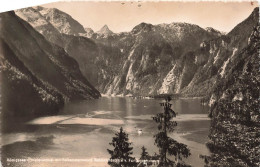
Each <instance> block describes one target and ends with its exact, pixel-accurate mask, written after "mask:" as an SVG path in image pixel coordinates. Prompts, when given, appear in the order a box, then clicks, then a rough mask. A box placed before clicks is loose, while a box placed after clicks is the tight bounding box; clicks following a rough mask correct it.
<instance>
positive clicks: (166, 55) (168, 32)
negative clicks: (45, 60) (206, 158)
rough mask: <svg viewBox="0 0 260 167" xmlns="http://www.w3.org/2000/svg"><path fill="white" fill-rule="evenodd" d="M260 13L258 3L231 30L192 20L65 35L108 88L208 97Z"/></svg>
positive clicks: (90, 74)
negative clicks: (202, 25) (128, 29)
mask: <svg viewBox="0 0 260 167" xmlns="http://www.w3.org/2000/svg"><path fill="white" fill-rule="evenodd" d="M258 14H259V9H258V8H256V9H255V10H254V11H253V12H252V14H251V15H250V16H249V17H248V18H247V19H246V20H245V21H243V22H242V23H240V24H239V25H238V26H236V27H235V28H234V29H233V30H232V31H231V32H230V33H228V34H227V35H224V34H222V33H220V32H219V31H217V30H215V29H213V28H206V29H203V28H201V27H199V26H197V25H194V24H188V23H171V24H158V25H152V24H147V23H141V24H139V25H137V26H135V27H134V28H133V30H132V31H130V32H124V33H118V34H116V33H112V32H111V31H110V30H109V28H108V27H107V26H104V27H103V28H102V31H100V32H97V33H93V34H92V35H90V36H91V39H87V38H86V37H90V36H89V35H87V34H86V33H85V34H80V35H82V36H68V35H67V36H65V35H63V36H65V38H64V40H63V42H64V46H63V47H64V49H65V50H66V51H67V52H68V53H69V55H70V56H72V57H73V58H75V59H76V60H77V62H78V63H79V66H80V70H81V71H82V73H83V75H84V76H86V77H87V78H88V79H89V81H90V82H91V83H92V84H93V85H95V86H96V88H97V89H98V90H99V91H100V92H102V93H106V94H124V95H126V94H139V95H148V94H161V93H181V94H184V95H185V96H205V95H207V94H209V93H211V92H212V90H213V88H214V84H215V82H216V80H217V79H219V76H220V78H222V79H223V78H225V72H226V70H228V69H229V68H230V67H232V65H233V63H232V62H233V59H234V58H235V57H236V56H237V53H238V52H240V51H241V50H242V49H243V48H244V47H245V46H246V44H247V40H248V37H249V36H250V32H251V31H252V29H253V27H254V26H255V25H256V23H257V22H258V18H259V17H258ZM29 23H30V22H29ZM30 24H31V25H32V26H33V24H32V23H30ZM243 30H246V31H245V32H242V31H243ZM91 32H92V31H91ZM102 32H103V33H104V32H105V35H104V34H102ZM100 34H102V35H100Z"/></svg>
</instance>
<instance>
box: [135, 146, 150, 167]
mask: <svg viewBox="0 0 260 167" xmlns="http://www.w3.org/2000/svg"><path fill="white" fill-rule="evenodd" d="M141 150H142V152H141V157H140V164H139V165H138V167H145V166H150V165H152V162H151V161H150V160H151V156H150V155H149V154H148V152H147V151H146V148H145V147H144V146H143V147H142V148H141Z"/></svg>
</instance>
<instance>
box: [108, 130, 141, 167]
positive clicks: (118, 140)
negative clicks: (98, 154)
mask: <svg viewBox="0 0 260 167" xmlns="http://www.w3.org/2000/svg"><path fill="white" fill-rule="evenodd" d="M115 135H116V136H115V137H113V139H112V142H111V143H109V144H110V145H112V146H113V147H114V149H113V150H109V149H107V151H108V153H109V154H110V156H111V158H110V159H109V161H108V164H109V165H110V166H112V167H133V166H136V165H137V163H136V160H135V158H133V157H131V155H132V154H133V152H132V150H133V147H131V144H132V143H130V142H129V139H128V134H127V133H125V132H124V131H123V128H122V127H121V128H120V131H119V132H118V133H116V134H115Z"/></svg>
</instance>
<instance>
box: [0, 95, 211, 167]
mask: <svg viewBox="0 0 260 167" xmlns="http://www.w3.org/2000/svg"><path fill="white" fill-rule="evenodd" d="M160 102H163V100H158V99H133V98H131V97H102V98H100V99H95V100H89V101H81V102H74V103H69V104H66V106H65V107H64V110H63V111H61V112H60V113H59V114H58V115H57V116H48V117H40V118H36V119H32V120H26V121H25V119H23V118H20V119H15V121H14V120H6V121H4V126H3V127H2V131H3V133H2V134H1V138H2V142H1V143H2V146H3V147H2V149H1V156H2V157H4V158H9V160H8V161H9V162H7V164H6V165H7V166H12V167H13V166H17V167H25V166H26V167H32V166H35V164H37V167H38V166H41V167H45V166H46V167H47V166H48V167H52V166H53V167H54V166H59V167H60V166H66V167H67V166H74V167H75V166H77V167H78V166H79V167H80V166H84V167H85V166H93V167H95V166H100V167H101V166H102V167H104V166H108V165H107V163H106V162H105V161H106V160H107V158H109V154H108V152H107V149H108V148H109V149H112V147H111V146H110V145H109V142H111V141H112V137H113V136H114V134H115V133H116V132H117V131H119V128H120V127H123V129H124V131H126V132H127V133H128V134H129V139H130V141H131V142H132V146H133V147H134V149H133V156H134V157H136V158H139V157H140V153H141V147H142V146H145V147H146V148H147V151H148V152H149V154H150V155H153V154H154V153H155V152H156V153H158V148H157V147H156V146H155V145H154V138H153V135H154V134H156V133H157V126H156V124H155V123H154V122H153V121H152V118H151V117H152V116H153V115H155V114H157V113H159V112H162V111H163V108H162V107H161V106H160V105H159V103H160ZM171 103H172V104H173V105H172V109H173V110H174V111H176V112H178V115H177V117H176V118H175V120H176V121H177V123H178V126H177V127H176V130H175V131H174V132H173V133H171V134H170V136H171V137H172V138H174V139H176V140H177V141H179V142H181V143H184V144H186V145H188V148H189V149H190V150H191V154H192V155H191V156H190V157H189V158H188V159H185V160H184V161H185V162H186V163H188V164H190V165H192V166H195V167H196V166H198V167H201V166H203V164H204V163H203V160H202V159H200V158H199V155H200V154H202V155H209V151H208V149H207V148H206V146H205V143H206V142H207V141H208V137H207V136H208V134H209V128H210V119H209V118H208V117H207V113H208V111H209V108H208V107H206V106H202V105H200V99H178V100H173V101H171ZM140 130H142V134H140V133H138V131H139V132H140ZM14 161H19V162H14Z"/></svg>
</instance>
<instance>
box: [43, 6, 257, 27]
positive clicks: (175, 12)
mask: <svg viewBox="0 0 260 167" xmlns="http://www.w3.org/2000/svg"><path fill="white" fill-rule="evenodd" d="M41 6H43V7H47V8H57V9H59V10H61V11H64V12H66V13H68V14H69V15H71V16H72V17H73V18H74V19H75V20H77V21H78V22H79V23H81V24H82V25H83V26H84V27H89V28H92V29H93V30H94V31H98V30H99V29H100V28H101V27H103V26H104V25H105V24H106V25H107V26H108V27H109V29H110V30H112V31H113V32H125V31H131V30H132V29H133V27H134V26H136V25H138V24H140V23H142V22H145V23H151V24H161V23H172V22H186V23H192V24H197V25H199V26H200V27H202V28H206V27H213V28H215V29H217V30H219V31H223V32H229V31H231V30H232V29H233V28H234V27H235V26H236V25H237V24H238V23H240V22H241V21H243V20H244V19H246V18H247V17H248V16H249V15H250V14H251V12H252V11H253V9H254V8H255V7H257V6H258V4H257V1H255V2H253V3H251V2H136V1H135V2H124V4H123V3H122V2H75V1H74V2H55V3H50V4H45V5H41Z"/></svg>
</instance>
